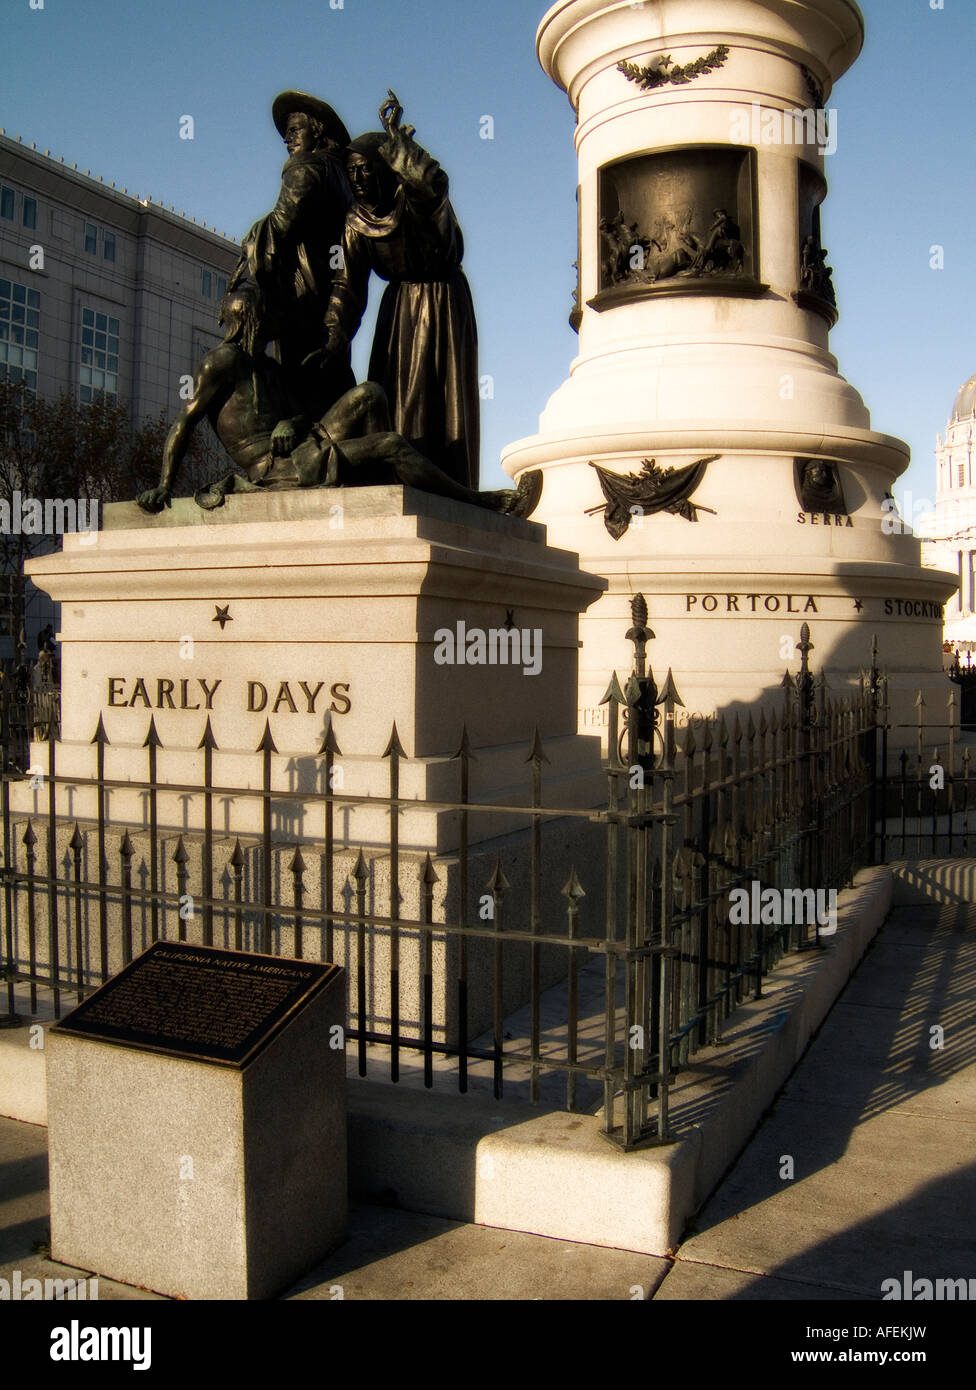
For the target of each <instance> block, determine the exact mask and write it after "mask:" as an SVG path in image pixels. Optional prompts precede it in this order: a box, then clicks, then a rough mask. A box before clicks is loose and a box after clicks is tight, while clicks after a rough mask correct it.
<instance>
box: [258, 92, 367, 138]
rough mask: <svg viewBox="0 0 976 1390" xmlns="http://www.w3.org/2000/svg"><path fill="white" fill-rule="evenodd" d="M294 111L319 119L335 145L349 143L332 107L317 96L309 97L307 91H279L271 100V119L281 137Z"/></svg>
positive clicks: (344, 128)
mask: <svg viewBox="0 0 976 1390" xmlns="http://www.w3.org/2000/svg"><path fill="white" fill-rule="evenodd" d="M295 111H301V112H302V113H303V114H304V115H306V116H311V117H313V119H314V120H316V121H321V123H322V125H323V127H324V128H325V133H326V135H327V136H328V137H329V139H330V140H334V141H335V142H336V144H337V145H348V144H349V132H348V130H347V129H346V127H345V126H344V125H343V123H342V121H341V120H340V119H339V117H338V116H337V115H336V113H335V112H334V111H333V109H332V107H331V106H329V104H328V103H327V102H324V101H319V99H318V97H310V96H309V95H308V93H307V92H280V93H279V94H278V96H276V97H275V99H274V101H273V102H272V104H271V119H272V120H273V121H274V123H275V126H276V127H277V130H278V134H279V135H280V136H281V138H282V139H284V138H285V127H286V126H287V124H288V117H289V116H290V115H292V113H293V112H295Z"/></svg>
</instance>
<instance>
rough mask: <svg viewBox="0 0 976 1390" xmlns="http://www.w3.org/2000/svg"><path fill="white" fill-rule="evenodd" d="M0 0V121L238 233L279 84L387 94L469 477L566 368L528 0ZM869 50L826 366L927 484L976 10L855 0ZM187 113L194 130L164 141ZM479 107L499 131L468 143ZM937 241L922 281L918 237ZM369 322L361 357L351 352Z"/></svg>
mask: <svg viewBox="0 0 976 1390" xmlns="http://www.w3.org/2000/svg"><path fill="white" fill-rule="evenodd" d="M338 4H339V0H311V2H310V0H274V3H267V0H260V2H259V0H44V9H43V10H32V9H31V8H30V6H29V0H2V5H3V37H4V47H5V49H6V62H5V63H4V77H3V81H2V87H0V125H3V126H4V127H5V128H6V130H7V132H8V134H13V135H14V136H16V135H18V134H19V135H22V136H23V137H24V139H25V140H27V141H34V142H35V144H36V145H37V146H38V147H39V148H40V149H42V150H43V149H47V148H50V150H51V152H52V153H53V154H55V155H57V156H60V155H64V157H65V160H66V161H67V162H69V163H71V162H73V161H75V162H77V164H78V165H79V167H80V168H82V169H86V168H90V169H91V170H92V172H93V173H94V174H96V175H98V174H102V175H104V177H105V179H106V181H111V180H114V181H115V182H116V184H117V185H118V186H119V187H122V186H123V185H125V186H127V187H128V189H129V191H130V192H135V193H138V194H139V195H140V196H146V195H151V196H152V197H154V198H159V199H162V200H163V202H164V203H166V204H167V206H168V205H169V204H170V203H172V204H174V205H175V207H176V208H177V210H180V209H185V210H186V212H187V213H188V214H190V213H192V214H193V215H194V216H196V217H197V218H198V220H201V221H205V222H207V223H208V224H215V225H216V227H217V229H218V230H219V231H227V232H228V233H231V234H233V235H234V236H236V237H238V238H240V236H241V235H242V234H243V233H244V232H245V231H246V230H247V228H248V226H250V224H251V222H253V221H254V219H255V218H256V217H258V216H259V215H260V214H261V213H263V212H265V211H266V210H267V208H268V207H269V206H270V204H271V202H272V201H273V200H274V197H275V196H276V193H277V188H278V174H279V171H280V167H281V163H282V159H283V147H282V145H281V142H280V140H279V138H278V135H277V133H276V131H275V130H274V127H273V125H272V123H271V117H270V105H271V99H272V98H273V96H274V95H275V93H276V92H278V91H280V90H282V89H284V88H287V87H297V88H300V89H304V90H307V91H312V92H315V93H316V94H318V95H321V96H322V97H324V98H325V99H326V100H328V101H330V102H331V103H332V105H333V106H335V107H336V109H337V110H338V111H339V113H340V115H341V116H342V117H343V119H344V120H345V121H346V124H347V125H348V126H349V128H350V131H351V133H352V134H353V135H357V134H359V133H361V132H362V131H364V130H369V129H375V128H376V125H377V123H378V122H377V114H376V112H377V108H378V106H379V104H380V102H381V100H382V99H383V98H384V96H385V94H386V89H387V87H389V86H392V87H393V88H394V89H395V90H396V92H397V94H398V95H399V97H400V99H401V101H402V102H403V104H404V106H405V108H406V112H407V115H406V118H405V119H406V120H408V121H410V122H411V123H412V124H414V125H416V127H417V135H418V139H420V140H421V142H422V143H424V144H425V145H426V146H427V148H429V149H430V150H431V151H432V152H433V153H434V154H435V156H436V157H437V158H438V159H439V160H440V161H441V163H442V164H443V165H444V167H445V168H446V169H447V171H448V173H449V174H450V175H451V182H452V199H453V202H454V205H455V208H456V210H457V213H458V216H459V218H460V220H461V224H462V227H463V229H464V234H465V242H466V256H465V269H466V271H467V273H468V277H469V279H470V281H471V284H472V290H473V293H474V297H475V305H476V308H477V311H478V321H479V334H480V339H481V369H482V371H483V372H488V373H491V375H492V376H493V377H494V380H495V399H494V400H493V401H486V402H484V404H483V454H482V475H483V482H484V484H485V485H487V486H493V485H497V484H498V482H499V481H500V480H501V478H502V475H501V470H500V468H499V466H498V463H497V460H498V456H499V453H500V451H501V449H502V447H503V446H504V445H505V444H506V443H508V442H509V441H511V440H513V439H517V438H520V437H522V436H524V435H528V434H532V433H534V432H535V430H536V428H537V425H538V416H539V413H540V411H541V410H542V408H543V407H544V405H545V402H546V400H547V399H548V397H549V395H550V394H551V393H552V392H553V391H554V390H555V389H556V387H557V386H558V385H559V384H560V382H562V381H563V379H564V378H565V377H566V375H567V374H568V368H569V364H570V362H571V360H572V358H573V356H574V355H575V344H576V339H575V336H574V335H573V333H572V331H571V330H570V328H569V327H568V324H567V315H568V313H569V309H570V306H571V294H572V285H573V271H572V269H571V265H572V262H573V260H574V259H575V256H576V245H575V241H576V212H575V188H576V162H575V158H574V154H573V116H572V112H571V110H570V107H569V103H568V101H567V99H566V97H565V95H564V94H563V93H562V92H560V91H559V90H558V89H557V88H556V87H554V86H553V85H552V84H551V83H550V81H549V79H548V78H547V77H546V76H545V75H544V74H543V72H542V70H541V69H540V68H539V67H538V64H537V62H536V58H535V30H536V27H537V25H538V21H539V20H540V19H541V17H542V15H543V13H544V12H545V9H546V8H547V6H546V3H545V0H343V3H342V6H341V8H334V6H338ZM862 9H863V10H864V14H865V19H866V22H867V29H868V39H867V44H866V47H865V51H864V53H863V54H862V57H861V58H860V60H859V61H858V63H856V64H855V66H854V68H853V69H852V70H851V72H850V73H849V74H848V75H847V76H846V77H845V78H844V79H843V80H842V82H841V83H840V84H839V85H838V87H837V89H836V91H835V92H834V94H833V97H832V98H831V101H830V105H831V106H832V107H835V108H836V109H837V111H838V136H839V143H838V150H837V153H836V154H835V155H834V156H833V157H832V158H830V159H828V161H827V165H828V169H827V172H828V178H829V180H830V196H829V198H828V200H827V203H826V204H825V207H824V214H823V222H824V241H825V244H826V245H827V246H828V247H829V248H830V253H831V254H830V259H831V263H832V265H833V266H834V280H835V284H836V286H837V291H838V297H839V301H840V306H841V320H840V323H839V324H838V326H837V327H836V328H835V329H834V331H833V334H832V335H831V346H832V349H833V351H834V352H835V353H836V355H837V356H838V358H839V359H840V370H841V371H842V372H843V374H844V375H845V376H846V377H847V378H848V380H850V381H851V382H852V383H853V385H854V386H855V387H856V388H857V389H858V390H859V391H860V392H861V394H862V395H863V397H864V399H865V401H866V403H867V405H868V407H869V408H870V410H871V412H872V423H873V425H874V428H875V429H879V430H882V431H884V432H885V433H888V434H894V435H898V436H900V437H901V438H904V439H906V440H907V441H908V442H909V443H910V445H911V446H912V450H913V454H914V462H913V466H912V470H911V473H910V474H909V475H908V476H907V478H906V480H905V481H904V483H903V486H906V485H907V486H908V487H911V488H912V489H913V491H914V492H915V495H916V497H918V496H932V495H934V493H933V490H934V481H933V479H934V468H933V460H932V451H933V447H934V443H935V434H936V431H937V430H940V429H942V428H943V427H944V425H945V422H946V418H947V416H948V414H949V411H950V408H951V405H952V401H953V398H954V394H955V391H956V389H957V387H958V386H959V385H961V383H962V382H963V381H964V380H965V379H966V378H967V377H968V376H970V375H971V374H973V373H974V372H976V335H974V334H973V331H972V327H971V325H972V321H973V313H972V305H971V300H972V293H973V290H972V286H973V275H972V273H971V270H970V266H971V264H972V262H971V257H972V255H973V247H974V242H976V175H974V171H973V166H974V157H973V150H974V144H976V141H974V135H976V96H974V88H973V79H972V73H971V65H972V54H973V51H974V43H976V0H945V8H944V9H942V10H933V9H932V8H931V5H930V0H862ZM186 114H190V115H192V116H193V118H194V123H195V139H194V140H192V141H187V140H181V139H180V138H179V121H180V117H181V116H183V115H186ZM484 115H490V116H492V118H493V120H494V135H495V138H494V139H493V140H491V141H488V140H483V139H481V138H480V122H481V118H482V116H484ZM936 244H938V245H941V246H943V247H944V248H945V269H944V270H942V271H933V270H932V269H930V266H929V250H930V247H931V246H933V245H936ZM368 333H369V329H368V326H366V327H364V330H363V334H362V335H361V341H360V344H359V345H358V346H359V353H358V357H359V366H360V370H362V367H363V366H364V365H365V356H366V349H367V345H368Z"/></svg>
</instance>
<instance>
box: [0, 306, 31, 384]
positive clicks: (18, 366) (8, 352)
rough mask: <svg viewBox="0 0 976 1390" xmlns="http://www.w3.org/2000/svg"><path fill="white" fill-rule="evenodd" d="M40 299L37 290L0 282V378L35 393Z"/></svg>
mask: <svg viewBox="0 0 976 1390" xmlns="http://www.w3.org/2000/svg"><path fill="white" fill-rule="evenodd" d="M40 320H41V296H40V294H39V293H38V291H37V290H29V289H28V288H27V286H26V285H18V284H17V282H16V281H15V280H0V377H2V378H3V379H4V380H6V381H22V382H23V383H24V385H25V386H26V387H27V388H28V390H30V391H36V390H37V336H38V330H39V328H40Z"/></svg>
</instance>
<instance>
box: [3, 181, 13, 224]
mask: <svg viewBox="0 0 976 1390" xmlns="http://www.w3.org/2000/svg"><path fill="white" fill-rule="evenodd" d="M0 217H5V218H6V219H7V221H8V222H12V221H13V220H14V190H13V189H12V188H0Z"/></svg>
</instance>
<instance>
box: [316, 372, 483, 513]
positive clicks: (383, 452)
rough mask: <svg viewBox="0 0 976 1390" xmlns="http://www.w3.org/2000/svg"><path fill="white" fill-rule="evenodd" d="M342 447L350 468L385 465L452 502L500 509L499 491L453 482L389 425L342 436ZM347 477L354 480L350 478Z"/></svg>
mask: <svg viewBox="0 0 976 1390" xmlns="http://www.w3.org/2000/svg"><path fill="white" fill-rule="evenodd" d="M356 389H357V390H359V389H361V388H359V387H357V388H356ZM384 404H385V398H384ZM341 447H342V453H343V454H344V456H345V458H346V461H347V462H348V463H349V464H351V465H352V467H353V469H356V468H359V467H362V468H363V469H364V471H365V472H368V473H372V472H373V471H374V470H376V469H379V470H382V471H386V470H387V469H388V470H390V471H391V472H392V473H393V475H394V477H395V478H396V481H397V482H398V483H404V484H406V485H407V486H408V487H415V488H419V489H420V490H421V491H422V492H434V493H437V495H438V496H440V497H451V498H453V499H454V501H455V502H469V503H471V505H472V506H475V507H486V508H487V509H488V510H489V511H499V510H500V505H499V499H500V497H501V494H499V493H494V492H476V491H475V490H474V488H470V487H465V486H464V485H463V483H456V482H455V481H454V479H453V478H449V477H448V475H447V474H446V473H444V472H443V471H442V470H441V469H440V468H438V467H437V465H436V464H433V463H431V462H430V460H429V459H425V458H424V457H423V455H422V454H418V453H417V450H416V449H415V448H414V447H413V445H412V444H408V443H407V441H406V440H405V439H404V438H403V435H401V434H395V433H394V432H393V431H392V430H390V429H386V430H384V431H380V432H377V433H376V434H370V435H368V436H367V437H366V438H361V439H345V440H342V444H341ZM349 481H350V482H354V481H355V480H354V479H353V478H350V479H349ZM505 495H506V496H507V495H508V494H507V493H506V494H505Z"/></svg>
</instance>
